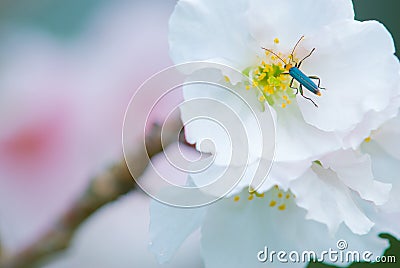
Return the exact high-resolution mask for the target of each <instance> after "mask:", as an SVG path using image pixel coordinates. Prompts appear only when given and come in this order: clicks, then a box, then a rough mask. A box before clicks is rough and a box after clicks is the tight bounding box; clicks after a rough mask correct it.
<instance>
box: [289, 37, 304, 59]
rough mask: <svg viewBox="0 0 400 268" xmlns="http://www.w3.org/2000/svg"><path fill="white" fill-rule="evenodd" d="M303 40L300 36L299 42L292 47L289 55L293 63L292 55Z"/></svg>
mask: <svg viewBox="0 0 400 268" xmlns="http://www.w3.org/2000/svg"><path fill="white" fill-rule="evenodd" d="M303 38H304V35H302V36H301V37H300V39H299V41H297V43H296V45H294V47H293V50H292V53H291V54H290V58H291V59H292V61H294V59H293V57H294V56H293V54H294V52H295V51H296V48H297V46H298V45H299V44H300V42H301V40H303Z"/></svg>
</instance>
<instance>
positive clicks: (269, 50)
mask: <svg viewBox="0 0 400 268" xmlns="http://www.w3.org/2000/svg"><path fill="white" fill-rule="evenodd" d="M261 48H262V49H264V50H266V51H268V52H271V53H272V54H274V55H275V56H277V57H278V59H280V60H281V61H282V62H283V63H284V64H286V62H285V61H284V60H283V59H282V58H281V57H280V56H279V55H278V54H276V53H275V52H273V51H272V50H271V49H268V48H263V47H261Z"/></svg>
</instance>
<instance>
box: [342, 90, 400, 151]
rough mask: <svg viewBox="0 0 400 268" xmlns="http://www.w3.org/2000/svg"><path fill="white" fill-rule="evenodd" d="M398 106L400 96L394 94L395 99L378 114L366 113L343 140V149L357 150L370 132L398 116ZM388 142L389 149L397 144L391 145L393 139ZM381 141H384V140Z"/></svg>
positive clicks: (375, 112) (373, 112)
mask: <svg viewBox="0 0 400 268" xmlns="http://www.w3.org/2000/svg"><path fill="white" fill-rule="evenodd" d="M399 89H400V87H399ZM399 106H400V96H399V94H396V97H393V99H392V100H391V103H390V105H389V106H388V107H387V108H386V109H385V110H384V111H380V112H377V111H369V112H368V113H366V114H365V115H364V118H363V120H362V121H361V123H360V124H358V125H357V126H356V127H355V128H354V129H353V130H352V131H351V133H350V134H348V135H347V136H346V137H345V138H344V145H343V146H344V148H352V149H354V150H355V149H357V148H358V147H359V146H360V144H361V143H362V142H363V141H364V140H363V139H364V138H366V137H369V136H370V135H371V131H372V130H376V129H378V128H379V127H380V126H381V125H382V123H383V122H386V121H387V120H388V119H389V118H394V117H395V116H396V115H397V114H398V109H399ZM389 122H391V121H389ZM385 124H387V123H385ZM378 135H379V134H378ZM374 137H375V135H374ZM389 140H390V142H388V144H389V143H390V146H389V148H393V145H394V144H397V143H393V139H389ZM383 141H386V139H385V138H384V139H383ZM399 149H400V148H399ZM393 151H394V152H396V153H398V152H399V150H396V149H395V150H393ZM399 156H400V154H399Z"/></svg>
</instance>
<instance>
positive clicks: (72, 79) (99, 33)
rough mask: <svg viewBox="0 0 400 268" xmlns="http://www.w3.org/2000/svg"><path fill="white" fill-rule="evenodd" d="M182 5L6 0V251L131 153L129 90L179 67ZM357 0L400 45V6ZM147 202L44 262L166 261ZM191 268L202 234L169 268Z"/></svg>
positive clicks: (1, 122) (2, 134)
mask: <svg viewBox="0 0 400 268" xmlns="http://www.w3.org/2000/svg"><path fill="white" fill-rule="evenodd" d="M174 5H175V1H174V0H147V1H135V0H131V1H129V0H126V1H124V0H113V1H106V0H85V1H78V0H35V1H32V0H0V244H1V247H0V255H1V254H8V252H16V251H18V250H20V249H21V248H23V247H24V246H26V245H28V244H29V243H31V242H32V241H34V240H35V238H37V237H38V236H40V234H42V233H43V232H45V230H46V229H47V228H48V227H49V226H51V224H52V223H53V222H54V219H56V218H57V217H59V216H60V215H61V213H62V212H63V211H65V210H66V209H67V208H68V206H69V204H71V203H72V202H73V200H75V199H76V198H77V197H78V196H79V195H80V194H81V193H82V191H83V190H84V189H85V187H86V186H87V184H88V183H89V181H90V178H92V177H93V176H94V175H95V174H98V173H100V172H102V171H103V170H105V169H106V168H107V167H109V166H110V165H111V164H113V163H115V162H118V161H120V160H121V158H122V146H121V126H122V120H123V115H124V112H125V109H126V106H127V104H128V102H129V99H130V97H131V96H132V94H133V93H134V92H135V90H136V89H137V88H138V87H139V86H140V84H141V83H143V82H144V80H145V79H147V78H148V77H149V76H151V75H152V74H154V73H155V72H157V71H159V70H161V69H163V68H165V67H167V66H170V65H171V64H172V63H171V61H170V59H169V57H168V42H167V30H168V18H169V15H170V14H171V12H172V10H173V8H174ZM354 5H355V11H356V18H357V19H359V20H369V19H376V20H379V21H381V22H382V23H383V24H385V26H386V27H387V28H388V29H389V31H390V32H391V33H392V35H393V37H394V39H395V43H396V44H399V42H400V24H399V23H398V15H397V14H395V11H398V10H400V2H399V1H395V0H382V1H376V0H354ZM397 54H398V50H397ZM154 120H155V121H157V118H154ZM140 135H141V134H140V133H138V138H140ZM144 176H151V174H145V175H144ZM148 205H149V199H148V197H147V196H146V195H144V194H143V193H142V192H139V191H136V192H134V193H131V194H127V195H126V196H124V197H122V198H120V199H119V200H118V201H116V202H114V203H112V204H109V205H107V206H105V207H103V208H102V209H100V210H99V211H98V212H97V213H95V214H94V215H93V216H92V217H91V218H90V219H89V220H88V221H87V222H85V223H84V224H83V225H82V226H81V228H79V230H78V232H77V235H76V236H75V237H74V238H73V241H72V246H71V247H70V248H69V249H68V250H66V251H65V253H62V254H59V255H58V256H57V257H56V258H53V259H52V260H50V261H49V262H47V264H43V266H41V267H46V268H57V267H100V268H101V267H117V268H119V267H160V265H158V264H157V262H156V260H155V258H154V257H153V256H152V255H151V254H150V252H148V250H147V248H148V243H149V237H148V224H149V212H148ZM188 266H190V267H202V262H201V259H200V248H199V244H198V234H195V235H193V236H192V237H191V238H190V239H189V240H188V241H186V242H185V244H184V246H183V247H182V248H181V249H180V250H179V252H178V254H177V256H176V257H175V258H174V260H173V261H172V262H171V263H170V264H168V265H164V266H163V267H188Z"/></svg>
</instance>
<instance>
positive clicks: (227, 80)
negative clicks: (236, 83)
mask: <svg viewBox="0 0 400 268" xmlns="http://www.w3.org/2000/svg"><path fill="white" fill-rule="evenodd" d="M224 78H225V82H227V83H230V82H231V79H229V77H228V76H226V75H224Z"/></svg>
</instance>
